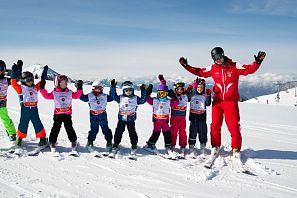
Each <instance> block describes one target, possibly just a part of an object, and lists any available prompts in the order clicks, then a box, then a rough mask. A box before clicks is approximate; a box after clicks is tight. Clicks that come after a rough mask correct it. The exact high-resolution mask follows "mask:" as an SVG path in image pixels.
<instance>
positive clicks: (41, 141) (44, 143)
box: [38, 137, 48, 147]
mask: <svg viewBox="0 0 297 198" xmlns="http://www.w3.org/2000/svg"><path fill="white" fill-rule="evenodd" d="M38 146H39V147H47V146H48V140H47V138H46V137H41V138H40V139H39V143H38Z"/></svg>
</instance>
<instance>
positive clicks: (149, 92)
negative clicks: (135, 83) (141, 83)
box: [146, 84, 153, 95]
mask: <svg viewBox="0 0 297 198" xmlns="http://www.w3.org/2000/svg"><path fill="white" fill-rule="evenodd" d="M152 92H153V85H152V84H149V86H148V87H147V88H146V95H151V94H152Z"/></svg>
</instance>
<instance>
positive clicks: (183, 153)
mask: <svg viewBox="0 0 297 198" xmlns="http://www.w3.org/2000/svg"><path fill="white" fill-rule="evenodd" d="M185 157H186V148H185V147H180V149H179V153H178V158H179V159H185Z"/></svg>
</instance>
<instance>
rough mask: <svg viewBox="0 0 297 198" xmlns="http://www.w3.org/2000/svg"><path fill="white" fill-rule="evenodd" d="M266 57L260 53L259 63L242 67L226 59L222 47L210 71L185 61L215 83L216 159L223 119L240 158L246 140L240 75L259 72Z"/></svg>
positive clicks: (213, 135) (183, 62)
mask: <svg viewBox="0 0 297 198" xmlns="http://www.w3.org/2000/svg"><path fill="white" fill-rule="evenodd" d="M265 56H266V53H265V52H261V51H259V53H258V55H257V56H256V55H255V56H254V58H255V61H254V62H253V63H251V64H248V65H242V64H239V63H236V62H233V61H232V60H231V59H229V58H228V57H227V56H225V55H224V50H223V49H222V48H221V47H215V48H213V49H212V50H211V57H212V59H213V61H214V64H212V65H211V66H210V67H207V68H198V67H192V66H190V65H189V64H188V61H187V59H185V58H184V57H181V58H180V59H179V62H180V64H181V65H182V66H183V67H184V68H185V69H186V70H188V71H189V72H191V73H192V74H195V75H197V76H201V77H204V78H207V77H212V78H213V80H214V88H213V91H214V97H213V105H212V123H211V133H210V134H211V145H212V147H213V149H212V155H213V156H215V155H217V154H218V153H219V148H220V146H221V126H222V123H223V118H224V117H225V121H226V124H227V127H228V129H229V131H230V134H231V138H232V139H231V141H232V143H231V146H232V151H233V156H235V157H237V158H238V157H239V156H240V149H241V144H242V137H241V133H240V115H239V107H238V100H239V93H238V81H239V76H240V75H248V74H252V73H254V72H256V71H257V70H258V69H259V67H260V65H261V63H262V61H263V60H264V58H265Z"/></svg>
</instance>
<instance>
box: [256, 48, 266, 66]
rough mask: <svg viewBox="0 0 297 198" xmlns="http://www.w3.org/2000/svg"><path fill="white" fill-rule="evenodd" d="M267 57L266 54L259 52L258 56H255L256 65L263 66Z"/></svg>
mask: <svg viewBox="0 0 297 198" xmlns="http://www.w3.org/2000/svg"><path fill="white" fill-rule="evenodd" d="M265 56H266V53H265V52H262V51H259V52H258V55H257V56H256V55H254V57H255V61H256V63H257V64H261V63H262V61H263V60H264V58H265Z"/></svg>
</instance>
